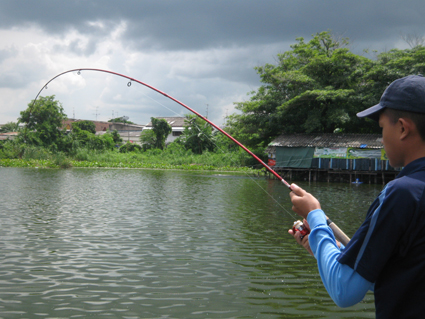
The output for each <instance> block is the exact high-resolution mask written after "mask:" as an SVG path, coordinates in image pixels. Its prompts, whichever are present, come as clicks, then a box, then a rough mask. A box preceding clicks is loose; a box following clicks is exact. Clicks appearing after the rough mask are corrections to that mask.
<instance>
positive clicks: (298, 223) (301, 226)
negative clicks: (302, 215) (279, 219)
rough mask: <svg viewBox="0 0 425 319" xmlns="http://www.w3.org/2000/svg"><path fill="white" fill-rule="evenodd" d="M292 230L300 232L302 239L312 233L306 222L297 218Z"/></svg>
mask: <svg viewBox="0 0 425 319" xmlns="http://www.w3.org/2000/svg"><path fill="white" fill-rule="evenodd" d="M292 231H293V232H294V234H295V232H297V231H298V232H300V234H301V239H302V238H303V237H304V236H305V235H308V234H309V233H310V231H309V230H308V229H307V227H305V226H304V224H303V223H302V221H300V220H297V221H295V222H294V226H292Z"/></svg>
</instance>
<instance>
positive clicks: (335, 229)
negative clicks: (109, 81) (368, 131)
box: [29, 68, 350, 245]
mask: <svg viewBox="0 0 425 319" xmlns="http://www.w3.org/2000/svg"><path fill="white" fill-rule="evenodd" d="M83 70H84V71H97V72H103V73H109V74H112V75H117V76H120V77H123V78H126V79H128V80H129V82H128V83H127V86H128V87H130V86H131V84H132V82H136V83H139V84H141V85H143V86H145V87H147V88H150V89H151V90H153V91H155V92H158V93H160V94H162V95H163V96H165V97H167V98H169V99H170V100H172V101H174V102H176V103H177V104H180V105H181V106H183V107H184V108H186V109H188V110H189V111H191V112H192V113H194V114H195V115H197V116H198V117H199V118H201V119H203V120H204V121H205V122H207V123H208V124H210V125H211V126H212V127H214V128H215V129H217V130H218V131H220V132H221V133H223V134H224V135H225V136H226V137H228V138H229V139H230V140H232V141H233V142H235V143H236V144H237V145H238V146H239V147H240V148H242V149H243V150H244V151H245V152H247V153H248V154H249V155H251V156H252V157H253V158H254V159H256V160H257V161H258V162H259V163H260V164H261V165H263V166H264V167H265V168H266V169H267V170H268V171H269V172H270V173H272V174H273V175H274V176H275V177H277V179H278V180H280V181H281V182H282V183H283V184H284V185H285V186H286V187H288V188H289V189H290V190H291V185H290V184H289V183H288V182H287V181H285V179H283V177H282V176H280V175H279V174H278V173H277V172H275V171H274V170H273V169H272V168H271V167H270V166H268V165H267V164H266V163H264V162H263V161H262V160H261V159H260V158H259V157H258V156H256V155H255V154H254V153H252V152H251V151H250V150H249V149H247V148H246V147H245V146H244V145H243V144H242V143H240V142H239V141H238V140H236V139H235V138H234V137H233V136H231V135H230V134H228V133H227V132H226V131H224V130H223V129H221V128H220V127H219V126H217V125H216V124H214V123H213V122H211V121H210V120H208V119H207V118H206V117H204V116H202V115H201V114H199V113H198V112H196V111H195V110H193V109H192V108H190V107H189V106H187V105H186V104H184V103H182V102H180V101H179V100H177V99H175V98H173V97H172V96H170V95H168V94H167V93H165V92H162V91H160V90H158V89H157V88H155V87H153V86H151V85H149V84H146V83H144V82H141V81H139V80H136V79H134V78H131V77H129V76H127V75H123V74H120V73H116V72H112V71H108V70H102V69H92V68H81V69H72V70H68V71H65V72H62V73H60V74H58V75H56V76H55V77H53V78H52V79H50V80H49V81H48V82H47V83H46V84H45V85H44V86H43V87H42V88H41V89H40V91H39V92H38V93H37V96H36V97H35V99H34V102H33V103H32V104H31V106H30V110H29V113H30V116H31V109H32V107H33V106H34V104H35V102H36V101H37V98H38V96H39V95H40V93H41V92H42V91H43V90H44V89H47V86H48V85H49V83H50V82H52V81H53V80H55V79H56V78H58V77H60V76H61V75H64V74H66V73H70V72H75V71H76V72H77V74H78V75H80V74H81V71H83ZM272 198H273V197H272ZM279 205H280V204H279ZM280 206H281V205H280ZM281 207H282V206H281ZM282 208H283V207H282ZM283 210H284V211H285V212H286V213H288V214H289V215H291V214H290V213H289V212H288V211H287V210H286V209H284V208H283ZM291 218H292V215H291ZM332 225H333V226H332ZM329 227H331V228H332V230H333V232H334V234H335V236H336V237H337V239H339V240H340V241H341V242H342V243H343V244H344V245H346V243H348V241H349V240H350V239H349V238H348V237H347V235H345V234H344V233H343V232H342V231H341V230H340V229H339V228H338V227H337V226H336V225H335V224H334V223H330V224H329ZM344 237H345V238H344ZM341 239H342V240H341ZM343 240H344V241H343Z"/></svg>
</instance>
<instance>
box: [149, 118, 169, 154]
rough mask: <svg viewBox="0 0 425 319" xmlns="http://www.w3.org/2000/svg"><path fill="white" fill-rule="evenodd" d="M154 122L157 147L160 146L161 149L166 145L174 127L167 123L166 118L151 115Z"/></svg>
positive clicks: (153, 129) (153, 127)
mask: <svg viewBox="0 0 425 319" xmlns="http://www.w3.org/2000/svg"><path fill="white" fill-rule="evenodd" d="M151 123H152V131H153V132H154V133H155V137H156V141H155V148H159V149H161V150H163V149H164V147H165V140H166V139H167V136H168V135H169V134H170V133H171V132H172V128H171V126H170V124H168V123H167V121H166V120H164V119H157V118H154V117H151Z"/></svg>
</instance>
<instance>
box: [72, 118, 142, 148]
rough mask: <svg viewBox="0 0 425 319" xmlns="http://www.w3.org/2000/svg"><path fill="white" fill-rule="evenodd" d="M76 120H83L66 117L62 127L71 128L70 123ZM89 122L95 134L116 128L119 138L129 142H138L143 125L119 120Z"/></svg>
mask: <svg viewBox="0 0 425 319" xmlns="http://www.w3.org/2000/svg"><path fill="white" fill-rule="evenodd" d="M78 121H83V120H78V119H67V120H65V121H64V127H66V129H67V130H71V128H72V123H73V122H78ZM89 121H90V120H89ZM90 122H93V123H94V125H95V127H96V128H95V129H96V135H102V134H105V133H106V132H107V131H110V132H112V131H114V130H117V131H118V133H119V134H120V136H121V138H122V139H123V142H124V143H126V142H130V143H138V144H140V134H141V133H142V130H143V128H144V125H138V124H128V123H121V122H104V121H90Z"/></svg>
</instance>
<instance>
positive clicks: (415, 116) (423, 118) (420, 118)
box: [385, 108, 425, 141]
mask: <svg viewBox="0 0 425 319" xmlns="http://www.w3.org/2000/svg"><path fill="white" fill-rule="evenodd" d="M385 114H386V115H388V118H389V119H390V121H391V123H392V124H395V123H397V121H398V119H399V118H408V119H410V120H412V122H413V123H415V125H416V129H417V130H418V132H419V135H420V136H421V138H422V140H423V141H425V114H423V113H416V112H406V111H400V110H394V109H389V108H386V109H385Z"/></svg>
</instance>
